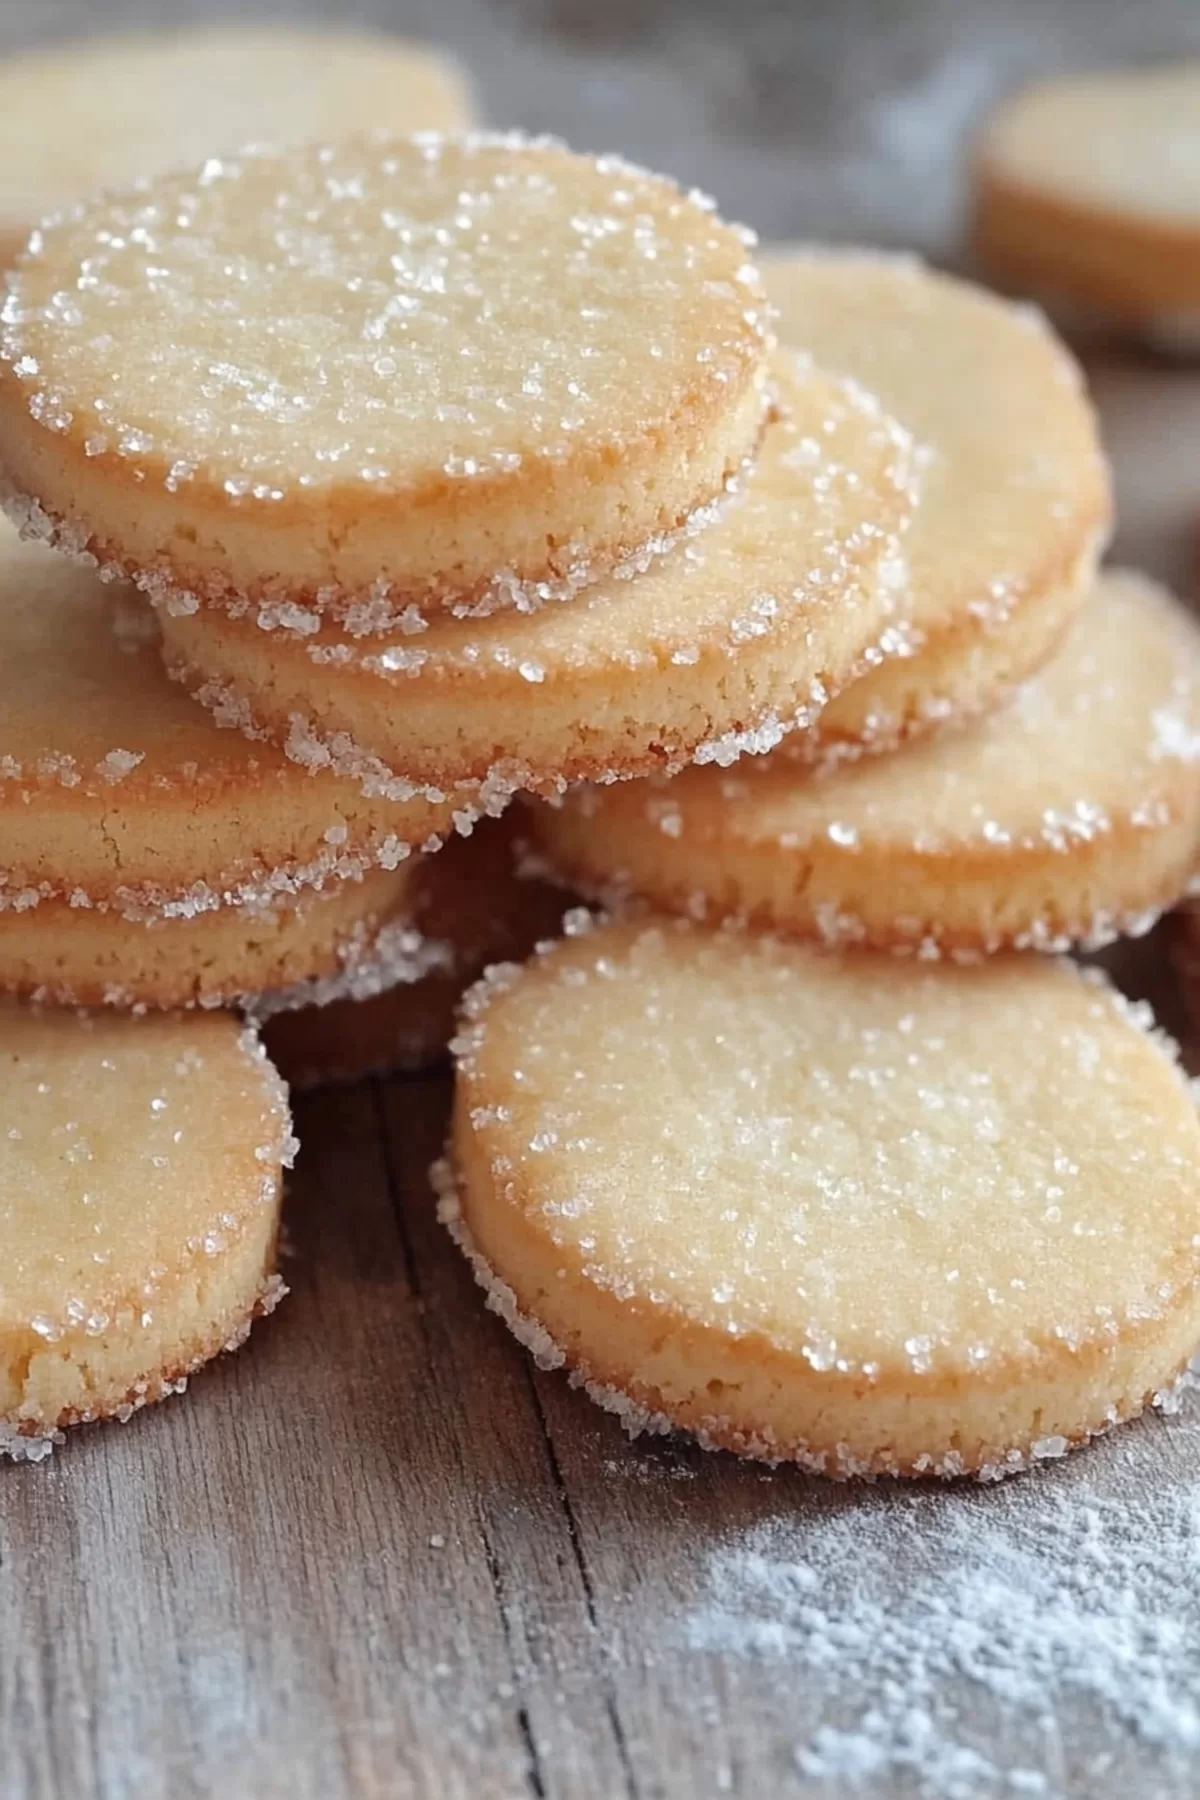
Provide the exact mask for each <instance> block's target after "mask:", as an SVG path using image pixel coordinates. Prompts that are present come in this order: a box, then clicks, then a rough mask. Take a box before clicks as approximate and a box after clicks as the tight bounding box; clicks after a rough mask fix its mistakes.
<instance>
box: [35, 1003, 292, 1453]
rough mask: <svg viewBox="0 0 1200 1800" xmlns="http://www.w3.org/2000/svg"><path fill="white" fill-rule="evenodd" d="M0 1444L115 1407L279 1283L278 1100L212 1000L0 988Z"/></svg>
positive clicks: (256, 1059) (254, 1053)
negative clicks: (139, 1009) (116, 1000)
mask: <svg viewBox="0 0 1200 1800" xmlns="http://www.w3.org/2000/svg"><path fill="white" fill-rule="evenodd" d="M0 1070H2V1071H3V1079H0V1267H2V1268H3V1272H4V1273H3V1279H2V1280H0V1451H3V1450H7V1451H8V1452H9V1453H10V1454H12V1455H15V1456H28V1457H31V1458H36V1457H38V1456H41V1455H44V1454H45V1453H46V1451H48V1449H49V1448H50V1440H52V1439H53V1437H54V1436H55V1435H56V1434H57V1432H58V1431H59V1429H60V1428H61V1427H63V1426H66V1425H75V1424H79V1423H82V1422H83V1421H86V1420H88V1419H102V1418H111V1417H117V1418H121V1419H125V1418H128V1417H129V1415H130V1414H131V1413H132V1412H133V1411H134V1410H135V1409H136V1408H138V1407H140V1406H143V1405H145V1404H146V1403H147V1402H148V1401H152V1400H160V1399H162V1398H163V1397H164V1396H165V1395H167V1394H171V1393H177V1392H179V1391H180V1389H182V1388H183V1387H184V1386H186V1384H187V1376H188V1374H189V1373H190V1372H191V1371H192V1370H193V1369H196V1368H198V1367H199V1366H200V1364H201V1363H203V1362H207V1361H208V1360H209V1359H210V1358H211V1357H214V1356H216V1355H217V1354H218V1353H219V1352H220V1351H221V1350H226V1349H232V1348H234V1346H235V1345H236V1344H238V1343H240V1342H241V1340H242V1338H243V1337H244V1336H245V1335H246V1332H247V1331H248V1330H249V1328H250V1323H251V1321H252V1319H254V1318H255V1317H256V1316H258V1315H259V1314H260V1313H263V1312H269V1311H270V1309H271V1308H272V1307H273V1306H274V1304H275V1302H276V1300H277V1299H278V1298H279V1296H280V1295H281V1294H282V1292H283V1291H284V1290H283V1286H282V1283H281V1282H280V1280H279V1278H278V1276H277V1275H276V1274H275V1273H274V1270H275V1239H276V1233H277V1230H278V1225H279V1203H280V1194H281V1185H282V1176H281V1171H282V1169H283V1167H284V1166H285V1165H286V1164H287V1163H289V1162H290V1160H291V1156H292V1153H293V1150H294V1148H295V1143H294V1140H293V1139H292V1137H291V1135H290V1125H289V1120H288V1108H287V1095H286V1091H285V1089H284V1087H283V1084H282V1083H281V1082H280V1080H279V1077H278V1076H277V1075H276V1073H275V1071H274V1069H273V1068H272V1067H271V1065H270V1063H268V1062H267V1060H266V1058H265V1056H264V1055H263V1052H262V1049H261V1047H260V1045H259V1044H258V1041H257V1039H256V1038H255V1036H254V1033H253V1032H252V1031H251V1030H249V1029H248V1028H247V1027H244V1026H242V1025H241V1024H240V1023H239V1021H237V1020H236V1019H234V1018H232V1017H230V1016H229V1015H228V1014H224V1013H222V1014H210V1015H208V1016H197V1015H188V1016H182V1015H163V1016H159V1017H155V1018H145V1019H138V1018H130V1017H128V1016H124V1015H121V1014H116V1013H91V1014H89V1013H78V1012H74V1011H70V1010H64V1009H52V1010H47V1011H44V1012H43V1011H38V1010H36V1009H29V1008H25V1007H21V1006H19V1005H17V1004H15V1003H13V1002H11V1001H2V1002H0Z"/></svg>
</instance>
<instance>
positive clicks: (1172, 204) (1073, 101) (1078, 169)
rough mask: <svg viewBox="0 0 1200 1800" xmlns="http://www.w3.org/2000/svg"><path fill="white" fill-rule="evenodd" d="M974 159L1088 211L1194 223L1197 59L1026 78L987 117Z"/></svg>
mask: <svg viewBox="0 0 1200 1800" xmlns="http://www.w3.org/2000/svg"><path fill="white" fill-rule="evenodd" d="M979 159H980V163H981V166H982V167H983V169H984V170H985V171H986V172H987V173H988V174H989V175H993V176H996V177H998V178H1000V179H1002V180H1004V181H1006V182H1010V183H1012V184H1014V185H1016V186H1020V187H1026V188H1028V189H1030V190H1032V191H1033V192H1035V193H1036V192H1041V193H1046V194H1052V195H1056V196H1057V197H1059V198H1060V199H1062V200H1064V201H1067V202H1070V203H1072V204H1075V205H1078V206H1083V207H1087V208H1088V209H1090V210H1094V211H1096V212H1097V213H1111V214H1114V215H1122V216H1126V217H1132V218H1140V219H1145V220H1148V221H1155V222H1157V223H1160V224H1162V225H1164V226H1166V227H1168V228H1171V229H1174V230H1179V231H1190V232H1195V231H1196V230H1200V62H1190V63H1187V62H1185V63H1176V64H1173V65H1170V66H1166V67H1163V68H1157V69H1122V70H1114V71H1112V72H1110V73H1108V74H1097V75H1083V76H1074V77H1071V78H1070V79H1068V80H1063V81H1049V82H1046V83H1044V84H1040V85H1039V86H1037V87H1032V88H1028V89H1026V90H1025V91H1024V92H1022V93H1019V94H1017V95H1015V96H1014V97H1013V98H1011V99H1010V100H1008V101H1007V102H1005V104H1004V105H1003V106H1001V107H1000V108H999V109H998V111H997V112H996V113H995V114H994V116H993V117H992V118H991V119H990V120H989V122H988V125H987V128H986V130H985V132H984V134H983V137H982V139H981V140H980V145H979Z"/></svg>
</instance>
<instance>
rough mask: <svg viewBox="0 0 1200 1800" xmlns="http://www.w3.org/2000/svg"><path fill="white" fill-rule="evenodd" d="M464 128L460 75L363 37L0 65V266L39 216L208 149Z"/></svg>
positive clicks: (268, 31) (284, 37) (295, 38)
mask: <svg viewBox="0 0 1200 1800" xmlns="http://www.w3.org/2000/svg"><path fill="white" fill-rule="evenodd" d="M472 122H473V107H472V104H471V96H470V93H469V91H468V88H467V85H466V82H465V79H464V77H463V75H462V72H461V71H460V70H459V69H458V67H457V66H456V65H455V64H454V63H453V62H451V61H450V60H449V58H447V57H445V56H441V55H439V54H437V53H436V52H435V51H432V50H428V49H424V48H421V47H420V46H418V45H416V44H408V43H404V42H403V41H400V40H397V39H395V38H390V37H384V36H382V35H374V34H372V33H369V32H332V31H319V30H318V31H305V30H302V29H297V28H296V27H291V28H282V29H279V28H271V27H265V28H257V29H249V30H246V29H238V28H237V27H236V26H232V27H231V26H226V27H223V28H222V29H220V30H216V31H172V32H171V33H170V35H169V36H168V35H166V34H165V33H153V34H152V33H142V34H137V35H134V36H131V37H117V38H112V37H108V38H105V40H104V41H103V42H100V43H94V42H89V43H82V44H74V45H71V46H69V47H68V48H65V49H53V50H43V51H33V52H30V53H28V54H26V55H24V56H9V57H5V59H4V61H3V62H0V264H3V263H4V262H8V261H11V260H12V259H13V257H15V255H16V254H17V252H18V250H19V249H20V248H21V246H22V244H23V243H24V241H25V238H26V237H27V236H28V234H29V231H30V230H31V228H32V227H33V226H34V225H35V224H36V223H37V221H38V220H39V219H41V218H44V217H45V216H46V214H47V213H52V212H56V211H58V210H59V208H61V207H65V206H72V205H74V203H75V202H76V201H77V200H81V199H83V198H84V197H85V196H86V195H88V194H91V193H94V192H96V191H97V190H98V189H100V188H113V187H124V186H126V185H127V184H128V183H129V182H132V181H137V180H139V179H140V178H141V177H143V176H146V175H157V174H158V173H159V172H160V171H161V170H163V169H169V168H173V167H175V166H176V165H178V164H188V163H192V162H200V161H202V160H203V159H204V158H205V157H206V156H208V155H210V154H211V153H212V152H213V151H214V150H215V151H221V150H236V149H238V148H239V147H240V146H241V145H242V144H245V143H250V142H255V143H263V142H271V143H287V144H292V143H297V142H305V141H308V140H311V139H314V138H336V137H340V136H344V135H345V133H347V132H350V131H362V130H365V129H369V128H370V127H390V128H391V129H392V130H395V131H457V130H460V129H462V128H463V127H465V126H469V125H470V124H472Z"/></svg>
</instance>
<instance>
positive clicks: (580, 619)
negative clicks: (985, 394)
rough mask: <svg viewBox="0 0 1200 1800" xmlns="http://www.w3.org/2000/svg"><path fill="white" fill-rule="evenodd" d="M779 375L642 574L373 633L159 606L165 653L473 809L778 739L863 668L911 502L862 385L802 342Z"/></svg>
mask: <svg viewBox="0 0 1200 1800" xmlns="http://www.w3.org/2000/svg"><path fill="white" fill-rule="evenodd" d="M771 373H772V383H773V387H774V391H775V394H776V399H777V405H778V409H779V416H778V417H777V418H775V419H774V420H773V421H772V422H771V423H770V424H768V426H767V428H766V431H765V434H764V437H763V443H762V450H761V454H760V456H759V460H758V463H757V465H756V466H755V468H754V470H753V472H752V473H751V474H750V475H749V476H748V477H747V479H746V482H745V488H744V491H743V492H742V493H741V494H739V495H738V496H737V498H736V499H735V501H734V502H733V503H732V504H731V505H730V506H729V507H728V509H727V510H726V511H725V512H724V513H723V514H722V516H721V518H720V519H719V520H718V521H717V522H716V523H715V524H712V525H710V526H708V527H707V528H706V529H705V530H704V531H702V532H700V533H699V534H698V535H697V536H695V537H692V538H689V539H687V540H686V541H685V542H683V543H680V544H677V545H676V546H675V547H674V548H673V549H671V550H669V551H668V552H667V553H666V554H665V555H664V556H662V557H661V558H659V559H658V560H657V561H656V562H655V563H654V565H653V566H652V567H650V568H649V569H647V570H645V571H644V572H643V573H641V574H638V575H635V576H633V577H632V578H629V579H621V578H616V577H610V578H609V579H607V580H605V581H602V582H598V583H596V584H594V585H593V586H592V587H591V588H589V589H588V590H587V591H586V592H585V593H583V594H580V595H579V596H578V598H577V599H575V600H574V601H572V602H571V604H570V605H569V606H553V607H543V608H542V609H541V610H539V611H537V612H534V613H519V612H514V611H508V612H504V613H496V614H493V615H492V616H491V617H489V618H486V619H473V620H459V619H444V620H440V621H436V622H433V623H431V624H429V626H428V627H427V629H425V630H423V631H415V632H397V633H393V635H392V636H391V637H383V638H363V639H355V638H353V637H351V636H350V635H348V634H347V633H346V632H344V631H343V630H340V629H339V628H338V627H337V626H336V625H333V624H321V622H320V621H319V620H318V619H317V618H316V617H315V616H313V617H307V616H306V617H303V618H297V617H296V616H295V615H290V616H289V617H288V618H287V619H282V618H281V617H280V616H279V614H278V613H277V612H276V611H274V610H270V609H268V610H265V611H264V610H260V611H259V612H258V613H257V614H255V612H254V611H251V612H249V613H247V614H245V615H244V616H242V617H236V618H235V617H233V616H231V615H230V614H229V613H228V612H226V611H224V610H222V609H219V608H216V607H203V608H200V609H198V610H196V611H190V612H189V611H183V612H181V611H179V610H178V609H177V608H174V607H172V605H171V603H170V602H166V603H160V605H159V613H160V618H161V623H162V630H163V648H164V652H165V655H166V657H167V661H168V665H169V666H170V667H171V668H172V670H173V672H174V673H175V674H176V675H177V676H178V677H179V678H180V679H182V680H184V681H185V682H186V684H187V685H188V686H189V688H191V689H192V691H193V692H195V693H196V695H197V697H198V698H199V699H201V700H202V701H205V702H206V703H207V704H208V705H209V706H213V707H217V708H223V709H226V710H227V711H228V712H230V713H231V714H235V715H237V714H241V715H243V716H246V717H248V718H250V719H252V720H253V721H255V722H256V724H257V726H258V727H259V728H261V729H265V730H267V731H269V732H270V733H271V734H272V736H273V737H274V738H275V739H276V740H277V741H279V742H281V743H283V744H284V745H285V746H286V749H287V752H288V755H289V756H291V757H292V758H294V759H295V760H296V761H298V762H300V763H302V764H305V765H307V766H310V767H313V768H318V769H333V770H335V771H336V772H338V773H340V774H342V775H343V776H346V777H348V778H351V779H353V778H356V777H357V778H359V779H361V780H363V781H365V782H366V783H367V784H368V786H370V787H372V788H374V789H376V790H378V789H379V788H380V787H381V786H382V787H383V788H384V790H385V791H386V789H387V784H388V782H389V781H391V780H395V779H402V780H403V781H404V782H406V783H407V784H409V790H410V791H411V787H412V785H413V784H416V785H417V786H419V787H420V788H422V789H423V790H428V789H429V788H430V787H433V788H434V789H435V790H437V791H440V792H445V793H452V794H454V795H455V796H457V797H459V798H460V799H461V800H464V801H465V802H467V803H468V804H471V805H474V806H476V807H479V806H482V805H485V804H498V803H499V802H500V801H502V800H503V798H504V796H505V795H506V794H508V793H511V792H512V791H513V790H514V789H517V788H524V787H527V788H533V789H539V790H549V791H557V790H558V789H560V788H561V787H562V785H563V783H564V781H565V780H577V779H591V780H598V779H604V778H616V777H623V776H628V775H637V774H646V773H649V772H650V771H651V770H654V769H659V768H664V767H671V766H676V767H680V766H682V765H683V764H684V763H686V762H687V761H689V760H692V759H695V760H699V761H717V762H722V761H730V760H732V758H733V757H734V756H736V755H737V754H739V752H740V751H742V750H756V749H766V748H769V747H770V745H771V744H773V743H778V741H779V739H780V738H781V737H782V736H783V735H784V734H785V733H786V732H787V731H789V730H792V729H795V728H797V727H800V726H803V725H805V724H807V723H809V722H811V720H812V718H813V717H814V716H815V714H816V713H817V712H818V711H819V710H820V708H821V706H822V705H824V704H825V702H826V701H827V699H828V697H829V695H830V694H831V693H836V692H837V691H838V690H839V689H840V688H841V687H843V686H844V685H845V684H846V683H847V682H848V681H849V680H851V679H852V678H853V676H854V675H855V674H856V673H858V672H859V670H860V669H861V668H862V667H863V666H864V658H865V657H866V656H867V655H868V654H869V653H870V651H871V648H872V646H873V645H874V644H875V642H876V640H877V638H878V636H879V634H880V632H881V631H882V630H883V628H884V625H885V622H886V619H887V616H888V608H889V606H890V604H891V590H890V588H889V585H888V577H889V575H891V574H892V573H893V572H894V562H895V557H894V547H895V539H896V534H897V533H898V532H899V531H901V530H902V529H903V527H904V525H905V524H906V523H907V520H908V517H909V514H910V512H911V505H912V500H911V476H912V465H911V448H912V446H911V440H910V439H909V438H908V436H907V434H906V433H904V432H903V431H902V430H901V429H900V428H899V427H898V426H897V425H896V424H895V423H894V422H893V421H892V420H891V419H890V418H889V417H888V416H887V415H886V414H885V413H884V412H882V411H881V409H880V408H879V406H878V405H877V404H876V403H875V401H874V400H873V399H872V397H871V396H869V395H867V394H865V393H863V392H862V391H861V390H860V389H858V388H857V387H854V386H853V385H847V384H846V383H844V382H841V381H839V380H838V379H836V378H833V377H829V376H826V375H823V374H821V373H820V372H819V371H817V370H816V369H814V368H813V366H812V365H811V363H810V362H809V361H808V360H807V359H806V358H805V357H803V356H800V355H797V354H795V353H787V354H784V353H779V354H777V356H776V357H775V358H774V359H773V361H772V365H771Z"/></svg>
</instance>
